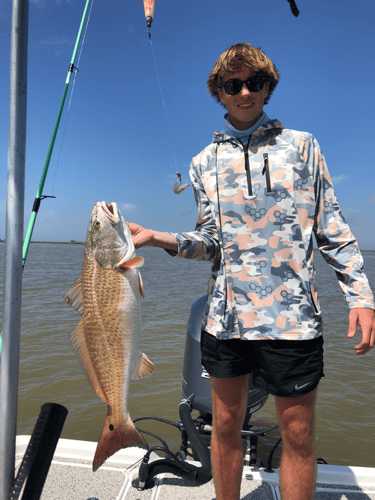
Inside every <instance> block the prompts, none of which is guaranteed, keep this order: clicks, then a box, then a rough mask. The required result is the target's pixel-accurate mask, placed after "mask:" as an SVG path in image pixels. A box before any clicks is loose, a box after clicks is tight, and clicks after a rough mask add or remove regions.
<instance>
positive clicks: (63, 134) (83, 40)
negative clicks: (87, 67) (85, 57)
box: [51, 0, 94, 194]
mask: <svg viewBox="0 0 375 500" xmlns="http://www.w3.org/2000/svg"><path fill="white" fill-rule="evenodd" d="M93 5H94V0H92V2H91V5H90V10H89V14H88V17H87V22H86V27H85V31H84V33H83V39H82V43H81V47H80V51H79V54H78V61H77V67H79V62H80V60H81V55H82V50H83V45H84V43H85V39H86V33H87V28H88V26H89V22H90V17H91V11H92V6H93ZM77 73H78V71H75V72H74V79H73V85H72V90H71V92H70V98H69V104H68V109H67V113H66V119H65V125H64V130H63V132H62V136H61V144H60V149H59V153H58V155H57V162H56V169H55V176H54V178H53V182H52V189H51V193H52V194H53V190H54V187H55V180H56V175H57V170H58V167H59V164H60V156H61V151H62V147H63V143H64V137H65V131H66V126H67V124H68V117H69V111H70V105H71V104H72V98H73V92H74V86H75V84H76V78H77Z"/></svg>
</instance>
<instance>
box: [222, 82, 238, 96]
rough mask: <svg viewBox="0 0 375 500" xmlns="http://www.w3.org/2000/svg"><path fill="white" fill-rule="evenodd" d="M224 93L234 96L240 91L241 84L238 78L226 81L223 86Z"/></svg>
mask: <svg viewBox="0 0 375 500" xmlns="http://www.w3.org/2000/svg"><path fill="white" fill-rule="evenodd" d="M224 87H225V92H226V93H227V94H229V95H236V94H238V92H240V90H241V89H242V82H241V80H239V79H238V78H234V79H233V80H228V81H227V82H226V83H225V84H224Z"/></svg>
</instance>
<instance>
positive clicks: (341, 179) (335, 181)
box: [332, 175, 349, 185]
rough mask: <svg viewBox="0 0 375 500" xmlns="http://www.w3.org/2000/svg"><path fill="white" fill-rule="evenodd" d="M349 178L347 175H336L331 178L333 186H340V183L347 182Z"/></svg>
mask: <svg viewBox="0 0 375 500" xmlns="http://www.w3.org/2000/svg"><path fill="white" fill-rule="evenodd" d="M348 179H349V177H348V176H347V175H336V176H335V177H332V182H333V184H335V185H336V184H340V183H341V182H344V181H347V180H348Z"/></svg>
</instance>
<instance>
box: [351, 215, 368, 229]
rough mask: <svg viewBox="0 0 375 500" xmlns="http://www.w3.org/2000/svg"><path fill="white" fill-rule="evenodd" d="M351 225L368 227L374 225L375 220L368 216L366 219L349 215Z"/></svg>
mask: <svg viewBox="0 0 375 500" xmlns="http://www.w3.org/2000/svg"><path fill="white" fill-rule="evenodd" d="M348 224H349V226H367V227H368V228H370V227H373V226H374V221H373V220H372V219H370V218H369V217H367V218H366V219H360V218H358V217H348Z"/></svg>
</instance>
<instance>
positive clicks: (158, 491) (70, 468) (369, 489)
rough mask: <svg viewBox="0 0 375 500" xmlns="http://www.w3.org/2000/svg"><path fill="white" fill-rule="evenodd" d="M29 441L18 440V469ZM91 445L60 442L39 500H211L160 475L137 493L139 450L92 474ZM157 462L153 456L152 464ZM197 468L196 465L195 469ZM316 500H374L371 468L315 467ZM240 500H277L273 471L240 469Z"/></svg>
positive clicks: (204, 489) (210, 492)
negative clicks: (316, 478) (316, 479)
mask: <svg viewBox="0 0 375 500" xmlns="http://www.w3.org/2000/svg"><path fill="white" fill-rule="evenodd" d="M29 438H30V436H17V448H16V454H17V459H16V466H19V465H20V463H21V460H22V456H23V453H25V451H26V448H27V444H28V441H29ZM95 448H96V443H92V442H87V441H74V440H68V439H60V440H59V443H58V445H57V448H56V451H55V454H54V458H53V461H52V464H51V467H50V469H49V473H48V476H47V479H46V482H45V485H44V488H43V492H42V496H41V500H125V499H126V500H157V499H160V500H168V499H170V500H179V499H181V500H182V499H189V500H198V499H199V500H214V499H215V490H214V486H213V482H212V481H210V482H209V483H206V484H203V485H198V484H197V483H193V482H189V481H187V480H185V479H181V478H178V477H175V476H172V475H170V474H164V475H163V474H161V475H159V476H157V478H156V480H155V486H154V487H153V488H152V489H148V490H143V491H139V490H138V489H137V484H138V481H137V478H138V473H137V470H138V465H139V460H140V459H141V458H142V457H143V454H144V450H140V449H139V448H128V449H126V450H121V451H119V452H118V453H116V454H115V455H114V456H113V457H111V459H109V460H108V461H107V462H106V463H105V464H104V465H103V466H102V467H101V468H100V469H99V470H98V471H97V472H95V473H93V472H92V458H93V456H94V452H95ZM156 458H158V457H157V456H156V455H154V459H156ZM196 465H199V464H196ZM315 499H316V500H375V470H374V469H373V468H362V467H343V466H332V465H318V482H317V489H316V493H315ZM241 500H281V496H280V490H279V486H278V470H277V469H276V470H275V472H274V473H267V472H265V471H264V470H263V469H261V470H252V469H251V468H250V467H245V468H244V476H243V481H242V487H241Z"/></svg>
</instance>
